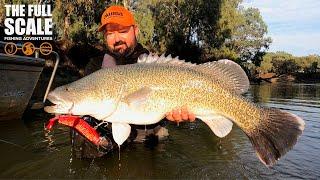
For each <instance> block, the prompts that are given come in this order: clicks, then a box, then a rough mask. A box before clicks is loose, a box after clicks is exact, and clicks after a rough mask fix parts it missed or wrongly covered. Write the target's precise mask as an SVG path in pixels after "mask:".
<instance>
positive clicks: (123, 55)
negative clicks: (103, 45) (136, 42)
mask: <svg viewBox="0 0 320 180" xmlns="http://www.w3.org/2000/svg"><path fill="white" fill-rule="evenodd" d="M122 44H124V45H125V46H126V48H125V50H124V51H123V52H120V51H121V50H122V49H116V48H115V47H116V46H119V45H122ZM113 47H114V48H113V49H112V48H108V49H109V51H110V53H111V54H112V55H113V56H114V58H116V59H123V58H126V57H128V56H129V55H130V54H131V53H132V52H133V50H134V46H131V47H128V45H127V43H126V42H124V41H118V42H116V43H115V44H114V45H113Z"/></svg>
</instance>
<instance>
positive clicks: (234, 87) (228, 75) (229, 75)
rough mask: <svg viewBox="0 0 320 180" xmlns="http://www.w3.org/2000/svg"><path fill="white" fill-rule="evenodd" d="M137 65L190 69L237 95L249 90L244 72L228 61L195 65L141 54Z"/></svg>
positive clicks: (176, 59)
mask: <svg viewBox="0 0 320 180" xmlns="http://www.w3.org/2000/svg"><path fill="white" fill-rule="evenodd" d="M138 63H139V64H165V65H173V66H181V67H187V68H191V69H194V70H197V71H200V72H202V73H205V74H208V75H210V76H211V77H212V78H213V79H215V80H216V81H217V82H219V83H220V84H221V85H222V86H223V87H226V89H228V90H230V91H232V92H235V93H237V94H242V93H245V92H247V91H248V89H249V80H248V77H247V75H246V73H245V72H244V70H243V69H242V68H241V66H240V65H238V64H237V63H235V62H233V61H231V60H228V59H222V60H219V61H215V62H208V63H204V64H200V65H196V64H192V63H190V62H185V61H184V60H180V59H178V57H175V58H172V57H171V55H169V56H167V57H165V55H164V54H162V55H161V56H160V57H159V56H158V55H156V54H149V55H148V54H143V55H141V56H140V57H139V58H138Z"/></svg>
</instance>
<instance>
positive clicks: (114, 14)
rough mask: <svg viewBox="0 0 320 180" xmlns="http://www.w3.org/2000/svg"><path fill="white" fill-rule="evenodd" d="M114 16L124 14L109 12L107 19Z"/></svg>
mask: <svg viewBox="0 0 320 180" xmlns="http://www.w3.org/2000/svg"><path fill="white" fill-rule="evenodd" d="M112 16H123V14H122V12H116V11H115V12H109V13H107V14H106V18H109V17H112Z"/></svg>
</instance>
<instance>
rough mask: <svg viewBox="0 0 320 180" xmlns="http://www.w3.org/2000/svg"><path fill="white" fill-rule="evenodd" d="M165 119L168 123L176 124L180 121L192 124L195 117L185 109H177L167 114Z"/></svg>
mask: <svg viewBox="0 0 320 180" xmlns="http://www.w3.org/2000/svg"><path fill="white" fill-rule="evenodd" d="M166 118H167V119H168V120H169V121H173V122H178V123H179V122H182V121H190V122H193V121H195V120H196V117H195V115H194V114H193V113H191V112H189V111H188V108H187V107H182V108H178V109H175V110H173V111H171V112H168V113H167V114H166Z"/></svg>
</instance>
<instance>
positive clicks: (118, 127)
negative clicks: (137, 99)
mask: <svg viewBox="0 0 320 180" xmlns="http://www.w3.org/2000/svg"><path fill="white" fill-rule="evenodd" d="M130 132H131V126H130V125H129V124H127V123H118V122H114V123H112V136H113V139H114V141H115V142H116V143H117V144H118V145H119V146H120V145H121V144H123V142H125V141H126V140H127V139H128V137H129V135H130Z"/></svg>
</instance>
